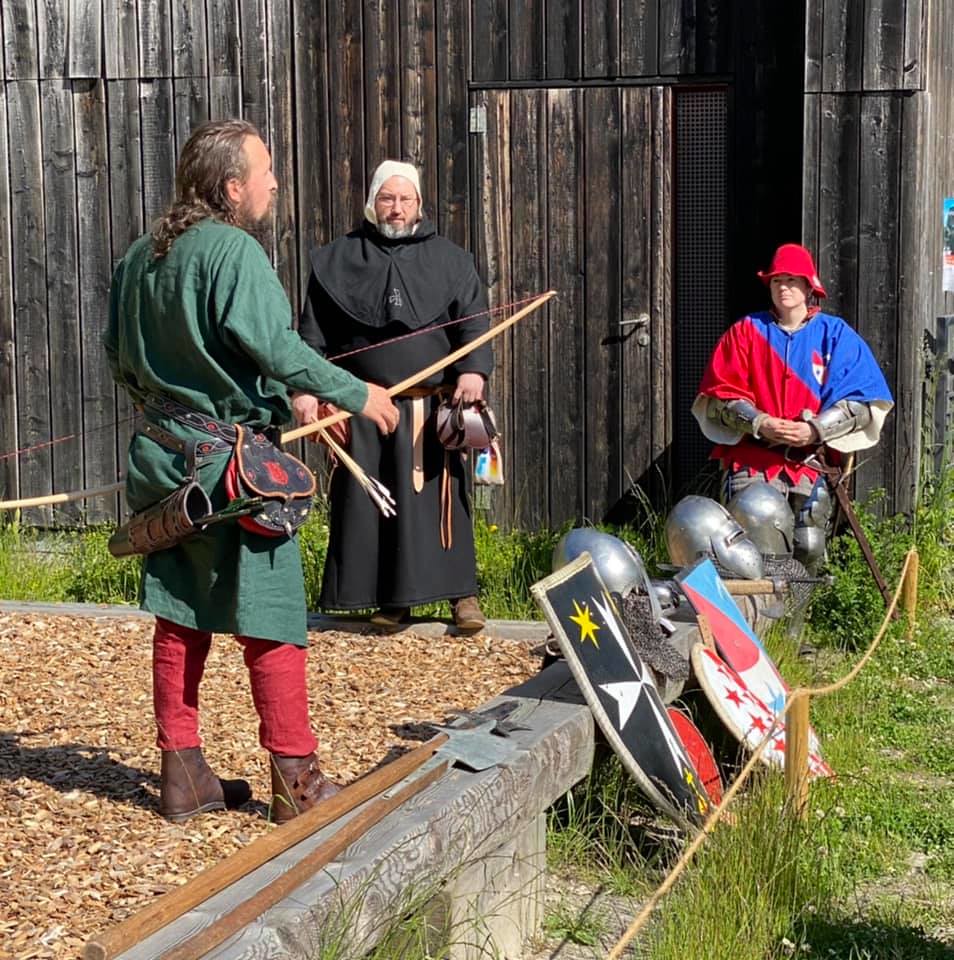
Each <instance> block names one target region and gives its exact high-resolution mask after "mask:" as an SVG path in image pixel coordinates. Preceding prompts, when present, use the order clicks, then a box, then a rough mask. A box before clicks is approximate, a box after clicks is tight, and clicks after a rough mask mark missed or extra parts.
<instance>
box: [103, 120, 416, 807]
mask: <svg viewBox="0 0 954 960" xmlns="http://www.w3.org/2000/svg"><path fill="white" fill-rule="evenodd" d="M276 190H277V183H276V180H275V177H274V175H273V174H272V169H271V157H270V155H269V152H268V149H267V148H266V146H265V144H264V143H263V142H262V140H261V138H260V136H259V135H258V132H257V131H256V129H255V128H254V127H253V126H252V125H251V124H248V123H245V122H244V121H238V120H228V121H217V122H213V123H210V124H206V125H204V126H202V127H200V128H199V129H198V130H196V132H195V133H194V134H193V136H192V137H191V138H190V140H189V142H188V143H187V144H186V145H185V147H184V148H183V151H182V155H181V157H180V158H179V164H178V167H177V171H176V198H175V201H174V202H173V204H172V206H171V208H170V209H169V211H168V212H167V213H166V215H165V216H164V217H163V218H162V219H160V220H159V221H158V222H157V224H156V226H155V228H154V229H153V231H152V233H150V234H147V235H146V236H143V237H141V238H140V239H139V240H137V241H136V242H135V243H134V244H133V245H132V246H131V247H130V248H129V251H128V252H127V254H126V256H125V257H124V258H123V260H122V262H121V263H120V264H119V266H118V268H117V269H116V272H115V274H114V277H113V282H112V287H111V290H110V318H109V326H108V329H107V331H106V334H105V336H104V344H105V347H106V352H107V355H108V358H109V363H110V368H111V370H112V373H113V377H114V378H115V380H116V381H117V383H119V384H121V385H122V386H123V387H124V388H125V389H126V390H127V391H128V392H129V393H130V395H131V396H132V398H133V400H134V402H135V403H136V404H137V406H139V407H141V408H142V409H143V410H144V416H145V420H146V423H145V424H144V427H143V429H142V430H140V431H139V432H137V433H136V434H135V436H134V437H133V439H132V441H131V443H130V445H129V460H128V471H127V484H126V495H127V500H128V503H129V506H130V508H131V509H132V510H133V511H134V512H138V511H142V510H144V509H146V508H148V507H150V506H152V505H153V504H156V503H158V502H159V501H160V500H162V499H163V498H165V497H167V496H168V495H169V494H170V493H172V492H174V491H175V490H177V489H178V488H180V487H181V486H182V485H183V483H185V482H186V481H187V479H188V478H189V476H190V475H191V474H192V472H193V467H194V462H193V460H192V458H191V457H190V456H189V455H188V454H187V453H186V452H183V447H184V446H185V447H186V450H188V444H189V442H190V441H202V440H208V436H207V434H205V433H203V432H202V431H200V430H198V429H195V428H192V427H190V426H188V425H187V424H186V423H184V422H183V420H182V417H177V416H174V415H172V414H170V413H167V412H164V411H167V410H168V409H169V407H170V403H171V404H172V406H173V408H174V409H176V410H179V411H180V412H181V410H183V409H185V410H188V411H191V412H194V413H197V414H198V415H199V417H200V419H201V420H203V421H204V422H206V423H208V424H213V425H214V424H219V425H220V427H224V428H226V429H227V426H228V425H231V424H241V425H243V426H247V427H248V428H249V429H251V430H257V431H268V430H270V429H271V430H273V429H275V428H277V427H278V426H280V425H281V424H283V423H286V422H288V421H289V420H290V419H291V406H290V402H289V396H288V391H289V389H293V390H303V391H308V392H310V393H313V394H317V395H319V396H321V397H322V398H324V399H325V400H327V401H328V402H330V403H333V404H334V405H335V406H337V407H340V408H342V409H344V410H347V411H349V412H351V413H359V414H363V415H364V416H365V417H367V418H368V420H370V421H371V422H373V423H374V424H375V426H376V427H377V428H378V430H380V431H381V432H382V433H389V432H391V431H393V430H394V429H395V427H396V426H397V421H398V413H397V409H396V408H395V407H394V405H393V404H392V403H391V401H390V400H389V399H388V398H387V395H386V393H385V391H384V390H383V389H382V388H380V387H378V386H375V385H373V384H367V383H365V382H363V381H361V380H359V379H357V378H356V377H354V376H353V375H351V374H349V373H347V372H345V371H344V370H341V369H340V368H337V367H335V366H333V365H332V364H330V363H328V362H327V361H325V360H323V359H322V358H320V357H318V356H316V354H315V353H314V351H313V350H311V349H310V348H309V347H308V346H306V345H305V343H304V342H303V341H302V340H301V339H300V337H299V336H298V334H297V333H295V332H294V330H293V329H292V316H291V308H290V306H289V302H288V298H287V297H286V295H285V292H284V290H283V289H282V287H281V284H280V283H279V281H278V278H277V276H276V274H275V271H274V270H273V268H272V266H271V264H270V262H269V260H268V258H267V257H266V255H265V252H264V250H263V249H262V246H261V244H260V243H259V242H258V240H256V239H255V236H254V233H255V231H256V230H257V229H259V228H261V226H262V225H263V224H265V223H266V222H267V218H268V217H269V215H270V213H271V209H272V206H273V202H274V197H275V193H276ZM176 405H179V406H178V407H177V406H176ZM159 407H161V409H159ZM153 428H155V429H153ZM183 441H184V442H185V443H183ZM226 446H227V445H226ZM230 454H231V450H230V449H225V450H223V451H221V452H219V453H217V454H213V455H211V456H208V457H204V458H202V460H201V461H200V464H199V466H198V467H197V468H196V478H197V480H198V482H199V484H200V485H201V486H202V488H203V490H204V491H205V492H206V494H207V495H208V496H209V498H210V501H211V504H212V507H213V508H214V509H220V508H222V507H224V506H225V505H226V503H227V502H228V500H229V496H228V494H227V492H226V489H225V486H226V484H225V473H226V466H227V464H228V462H229V458H230ZM141 601H142V608H143V609H144V610H148V611H150V612H151V613H153V614H155V617H156V629H155V635H154V639H153V700H154V708H155V716H156V725H157V730H158V737H157V745H158V746H159V748H160V749H161V751H162V763H161V789H160V812H161V813H162V814H163V816H165V817H167V818H169V819H172V820H184V819H187V818H188V817H191V816H193V815H195V814H196V813H200V812H203V811H206V810H214V809H223V808H225V807H234V806H238V805H240V804H241V803H244V802H245V801H246V800H248V799H249V797H250V795H251V791H250V789H249V785H248V783H247V782H245V781H244V780H219V779H218V778H217V777H216V776H215V775H214V774H213V773H212V771H211V769H210V768H209V766H208V765H207V763H206V762H205V759H204V758H203V756H202V751H201V740H200V738H199V729H198V728H199V715H198V692H199V683H200V681H201V678H202V673H203V669H204V665H205V660H206V657H207V655H208V652H209V648H210V644H211V635H212V633H231V634H234V635H235V636H236V638H237V639H238V641H239V642H240V644H241V645H242V647H243V648H244V656H245V662H246V665H247V667H248V670H249V677H250V682H251V688H252V697H253V700H254V703H255V707H256V710H257V712H258V715H259V720H260V726H259V738H260V742H261V744H262V746H263V747H264V748H265V749H266V750H267V751H268V752H269V754H270V756H271V764H270V766H271V773H272V793H273V798H272V816H273V817H274V819H276V820H279V821H284V820H288V819H291V817H293V816H295V815H296V814H297V813H299V812H301V811H302V810H304V809H307V808H309V807H311V806H313V805H314V804H315V803H318V802H319V801H321V800H323V799H325V798H326V797H328V796H330V795H332V794H333V793H334V792H336V791H337V788H336V787H335V786H334V785H333V784H332V783H331V782H330V781H328V780H327V779H326V778H325V777H324V775H323V774H322V772H321V770H320V767H319V765H318V760H317V755H316V752H315V751H316V749H317V743H316V740H315V737H314V735H313V733H312V731H311V725H310V720H309V711H308V697H307V689H306V683H305V649H306V646H307V637H306V629H305V627H306V619H305V614H306V610H305V590H304V578H303V576H302V568H301V557H300V553H299V547H298V542H297V540H296V539H295V538H294V537H293V536H279V537H271V536H268V537H267V536H262V535H261V534H259V533H255V532H252V531H251V530H249V529H245V528H244V527H243V526H242V525H240V524H238V523H236V522H234V521H231V522H223V523H219V524H217V525H214V526H209V527H207V528H206V529H205V530H203V531H202V532H200V533H197V534H195V535H193V536H190V537H189V538H187V539H185V540H183V541H182V542H180V543H178V544H177V545H175V546H173V547H171V548H168V549H163V550H159V551H157V552H154V553H150V554H148V555H147V556H146V559H145V564H144V572H143V586H142V597H141Z"/></svg>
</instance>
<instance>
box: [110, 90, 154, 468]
mask: <svg viewBox="0 0 954 960" xmlns="http://www.w3.org/2000/svg"><path fill="white" fill-rule="evenodd" d="M106 106H107V110H108V118H107V131H108V148H109V224H110V228H109V240H110V253H111V256H112V268H113V269H114V270H115V268H116V264H117V263H118V262H119V260H120V259H121V258H122V257H123V255H124V254H125V253H126V250H127V249H128V248H129V245H130V244H131V243H132V242H133V241H134V240H135V239H136V238H137V237H138V236H139V235H140V234H142V233H143V232H144V229H145V228H144V224H143V189H142V138H141V135H140V127H139V81H138V80H135V79H128V80H111V81H108V82H107V84H106ZM116 419H117V424H116V449H117V450H118V451H119V456H120V458H122V456H123V455H124V454H125V451H126V449H127V448H128V446H129V441H130V439H131V437H132V433H133V430H134V420H135V410H134V409H133V405H132V401H131V400H130V397H129V394H128V393H126V391H125V390H117V391H116Z"/></svg>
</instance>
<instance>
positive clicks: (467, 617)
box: [451, 597, 487, 633]
mask: <svg viewBox="0 0 954 960" xmlns="http://www.w3.org/2000/svg"><path fill="white" fill-rule="evenodd" d="M451 612H452V613H453V615H454V625H455V626H456V627H457V629H458V630H461V631H462V632H464V633H476V632H477V631H478V630H483V628H484V627H485V626H486V625H487V618H486V617H485V616H484V613H483V611H482V610H481V609H480V604H479V603H477V598H476V597H461V598H460V599H459V600H453V601H451Z"/></svg>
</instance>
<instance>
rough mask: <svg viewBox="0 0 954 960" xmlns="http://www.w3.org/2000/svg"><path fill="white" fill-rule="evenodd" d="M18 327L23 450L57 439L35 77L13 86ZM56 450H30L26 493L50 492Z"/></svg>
mask: <svg viewBox="0 0 954 960" xmlns="http://www.w3.org/2000/svg"><path fill="white" fill-rule="evenodd" d="M7 121H8V124H9V147H10V189H11V194H12V204H11V215H12V238H11V239H12V243H13V250H14V253H15V255H14V258H13V303H14V328H15V330H16V335H17V339H16V369H17V373H16V383H17V391H18V401H19V402H18V404H17V437H18V440H19V445H20V448H21V449H23V448H34V447H36V445H37V444H44V443H46V442H47V441H49V440H50V439H51V433H52V423H51V412H50V378H49V356H50V354H49V341H48V331H47V321H46V314H47V299H46V281H47V276H46V245H45V237H46V226H45V220H44V204H43V150H42V143H41V140H40V90H39V83H38V82H37V81H34V80H21V81H18V82H16V83H9V84H7ZM51 482H52V451H51V449H50V448H49V447H41V448H39V449H29V450H28V452H26V453H22V454H21V455H20V495H21V496H39V495H41V494H44V493H49V492H50V489H51ZM51 516H52V514H51V512H50V511H49V510H48V509H44V508H39V509H35V510H29V511H27V512H26V513H25V516H24V519H25V520H26V521H27V522H28V523H37V524H41V525H45V524H48V523H49V520H50V518H51Z"/></svg>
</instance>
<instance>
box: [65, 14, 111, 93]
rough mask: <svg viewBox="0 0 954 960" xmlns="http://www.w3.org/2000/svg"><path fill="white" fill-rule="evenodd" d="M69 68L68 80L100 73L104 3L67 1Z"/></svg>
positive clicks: (101, 69)
mask: <svg viewBox="0 0 954 960" xmlns="http://www.w3.org/2000/svg"><path fill="white" fill-rule="evenodd" d="M68 3H69V34H68V42H69V48H68V51H67V56H68V64H69V66H68V69H69V76H71V77H99V76H101V74H102V72H103V67H102V63H103V0H68Z"/></svg>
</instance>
